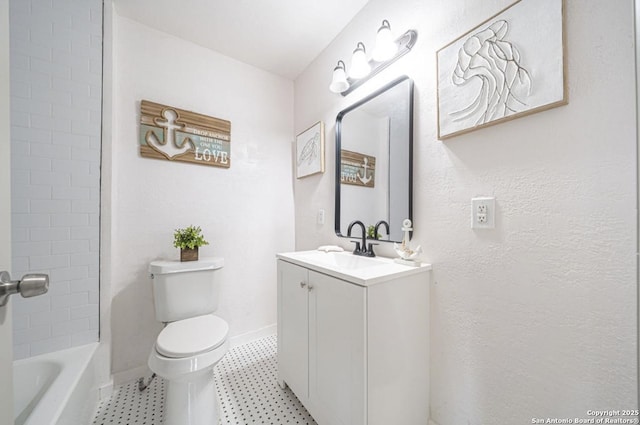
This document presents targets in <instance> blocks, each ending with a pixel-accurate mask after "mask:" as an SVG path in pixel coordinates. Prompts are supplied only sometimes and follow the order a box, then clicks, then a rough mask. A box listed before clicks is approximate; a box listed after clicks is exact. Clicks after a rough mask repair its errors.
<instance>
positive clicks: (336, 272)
mask: <svg viewBox="0 0 640 425" xmlns="http://www.w3.org/2000/svg"><path fill="white" fill-rule="evenodd" d="M277 258H278V259H280V260H283V261H287V262H290V263H294V264H297V265H299V266H302V267H306V268H308V269H311V270H315V271H317V272H320V273H324V274H327V275H329V276H333V277H337V278H339V279H343V280H346V281H348V282H351V283H355V284H357V285H361V286H368V285H371V284H374V283H380V282H386V281H389V280H392V279H395V278H397V277H400V276H405V275H410V274H414V273H422V272H424V270H425V268H427V269H428V270H431V265H430V264H422V265H421V266H420V267H409V266H404V265H401V264H398V263H396V262H394V261H393V260H392V259H390V258H384V257H373V258H371V257H361V256H358V255H353V254H352V253H350V252H324V251H298V252H288V253H283V254H278V255H277Z"/></svg>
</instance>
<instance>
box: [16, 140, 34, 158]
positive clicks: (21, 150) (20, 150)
mask: <svg viewBox="0 0 640 425" xmlns="http://www.w3.org/2000/svg"><path fill="white" fill-rule="evenodd" d="M30 147H31V143H29V142H25V141H24V140H12V141H11V153H12V154H14V153H15V154H18V155H29V150H30Z"/></svg>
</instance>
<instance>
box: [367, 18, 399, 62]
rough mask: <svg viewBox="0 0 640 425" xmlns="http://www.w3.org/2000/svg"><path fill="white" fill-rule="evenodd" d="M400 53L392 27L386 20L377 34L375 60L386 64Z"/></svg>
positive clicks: (374, 51)
mask: <svg viewBox="0 0 640 425" xmlns="http://www.w3.org/2000/svg"><path fill="white" fill-rule="evenodd" d="M397 51H398V45H397V44H396V42H395V41H394V39H393V35H392V34H391V25H390V24H389V21H387V20H386V19H385V20H384V21H382V26H381V27H380V28H379V29H378V33H377V34H376V47H375V48H374V49H373V60H374V61H376V62H384V61H386V60H389V59H391V58H392V57H393V56H394V55H395V54H396V52H397Z"/></svg>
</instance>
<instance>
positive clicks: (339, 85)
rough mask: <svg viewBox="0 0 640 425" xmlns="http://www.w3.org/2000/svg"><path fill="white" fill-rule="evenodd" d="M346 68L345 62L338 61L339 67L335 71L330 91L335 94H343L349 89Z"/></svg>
mask: <svg viewBox="0 0 640 425" xmlns="http://www.w3.org/2000/svg"><path fill="white" fill-rule="evenodd" d="M344 68H345V65H344V62H342V61H338V65H337V66H336V67H335V68H334V69H333V78H332V79H331V84H329V90H331V91H332V92H333V93H342V92H343V91H345V90H347V89H348V88H349V82H348V81H347V74H346V73H345V70H344Z"/></svg>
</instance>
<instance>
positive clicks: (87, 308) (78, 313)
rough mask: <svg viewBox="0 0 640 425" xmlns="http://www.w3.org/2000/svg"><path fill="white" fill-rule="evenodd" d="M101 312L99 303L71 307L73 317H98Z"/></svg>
mask: <svg viewBox="0 0 640 425" xmlns="http://www.w3.org/2000/svg"><path fill="white" fill-rule="evenodd" d="M99 313H100V309H99V306H98V304H87V305H83V306H80V307H72V308H71V318H72V319H80V318H84V317H96V316H98V314H99Z"/></svg>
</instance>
